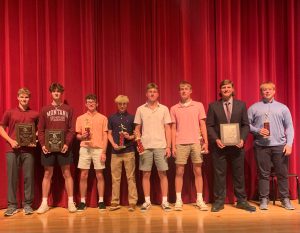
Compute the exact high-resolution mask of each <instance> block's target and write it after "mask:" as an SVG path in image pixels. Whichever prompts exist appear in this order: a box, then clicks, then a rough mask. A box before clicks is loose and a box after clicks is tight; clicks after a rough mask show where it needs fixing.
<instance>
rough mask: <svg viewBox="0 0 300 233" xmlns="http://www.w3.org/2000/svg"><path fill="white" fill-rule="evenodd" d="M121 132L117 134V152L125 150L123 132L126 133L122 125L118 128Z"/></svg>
mask: <svg viewBox="0 0 300 233" xmlns="http://www.w3.org/2000/svg"><path fill="white" fill-rule="evenodd" d="M119 127H120V129H121V131H120V132H119V150H121V149H124V148H126V146H125V145H124V140H125V137H124V132H126V130H127V129H126V128H125V126H124V125H123V124H121V125H120V126H119Z"/></svg>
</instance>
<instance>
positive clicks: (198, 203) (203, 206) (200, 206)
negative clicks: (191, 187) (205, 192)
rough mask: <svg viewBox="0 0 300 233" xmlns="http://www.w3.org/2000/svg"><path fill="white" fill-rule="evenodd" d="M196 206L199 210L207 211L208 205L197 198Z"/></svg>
mask: <svg viewBox="0 0 300 233" xmlns="http://www.w3.org/2000/svg"><path fill="white" fill-rule="evenodd" d="M196 206H197V207H198V208H199V209H200V210H201V211H208V206H207V205H206V204H205V202H204V201H198V200H197V202H196Z"/></svg>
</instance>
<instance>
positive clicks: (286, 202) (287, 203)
mask: <svg viewBox="0 0 300 233" xmlns="http://www.w3.org/2000/svg"><path fill="white" fill-rule="evenodd" d="M281 206H282V207H283V208H285V209H286V210H294V209H295V207H294V206H292V204H291V202H290V199H288V198H284V199H283V200H282V201H281Z"/></svg>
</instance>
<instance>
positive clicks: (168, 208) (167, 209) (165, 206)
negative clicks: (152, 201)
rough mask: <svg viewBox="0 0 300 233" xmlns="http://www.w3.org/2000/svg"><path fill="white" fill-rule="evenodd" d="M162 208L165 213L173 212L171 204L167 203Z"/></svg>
mask: <svg viewBox="0 0 300 233" xmlns="http://www.w3.org/2000/svg"><path fill="white" fill-rule="evenodd" d="M161 208H162V209H163V210H164V211H166V212H168V211H171V210H172V209H171V207H170V204H169V202H167V201H166V202H164V203H162V204H161Z"/></svg>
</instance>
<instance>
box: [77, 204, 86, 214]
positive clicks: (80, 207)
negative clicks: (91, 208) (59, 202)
mask: <svg viewBox="0 0 300 233" xmlns="http://www.w3.org/2000/svg"><path fill="white" fill-rule="evenodd" d="M85 209H86V204H85V203H84V202H80V203H79V205H78V206H77V211H79V212H80V211H84V210H85Z"/></svg>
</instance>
